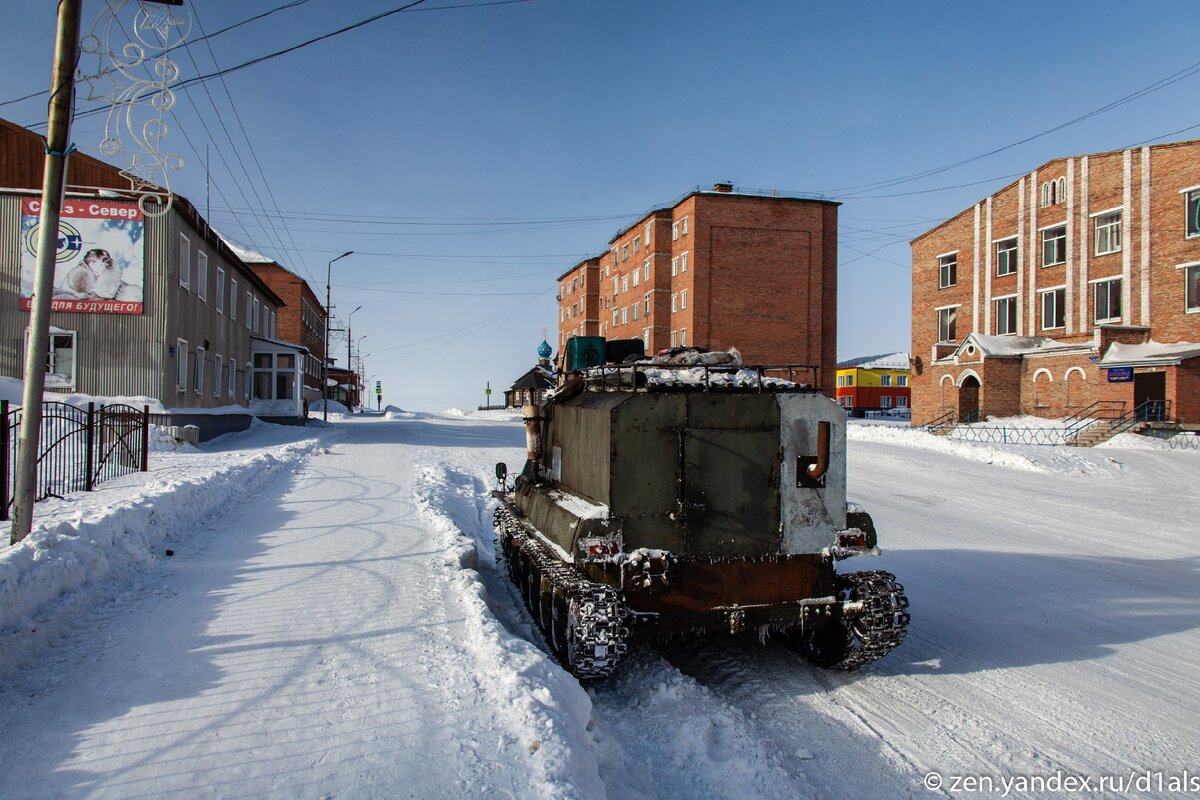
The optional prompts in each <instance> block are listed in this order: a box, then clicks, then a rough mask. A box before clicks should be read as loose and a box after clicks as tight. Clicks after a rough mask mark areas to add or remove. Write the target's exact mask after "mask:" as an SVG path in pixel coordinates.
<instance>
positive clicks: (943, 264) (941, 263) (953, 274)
mask: <svg viewBox="0 0 1200 800" xmlns="http://www.w3.org/2000/svg"><path fill="white" fill-rule="evenodd" d="M956 283H958V253H947V254H946V255H944V256H938V288H939V289H946V288H948V287H950V286H954V285H955V284H956Z"/></svg>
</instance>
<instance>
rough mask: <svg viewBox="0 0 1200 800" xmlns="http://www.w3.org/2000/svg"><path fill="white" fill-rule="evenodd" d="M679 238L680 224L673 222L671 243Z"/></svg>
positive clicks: (672, 344) (673, 344)
mask: <svg viewBox="0 0 1200 800" xmlns="http://www.w3.org/2000/svg"><path fill="white" fill-rule="evenodd" d="M678 238H679V223H678V222H672V223H671V241H675V240H676V239H678ZM671 346H672V347H674V346H675V343H674V342H672V343H671Z"/></svg>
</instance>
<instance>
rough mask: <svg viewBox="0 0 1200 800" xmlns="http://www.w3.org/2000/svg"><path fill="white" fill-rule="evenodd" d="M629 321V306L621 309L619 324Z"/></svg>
mask: <svg viewBox="0 0 1200 800" xmlns="http://www.w3.org/2000/svg"><path fill="white" fill-rule="evenodd" d="M628 322H629V306H626V307H625V308H622V309H621V324H622V325H625V324H627V323H628Z"/></svg>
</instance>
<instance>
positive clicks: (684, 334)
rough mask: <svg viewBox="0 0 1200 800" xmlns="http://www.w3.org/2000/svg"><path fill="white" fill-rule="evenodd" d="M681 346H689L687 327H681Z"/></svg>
mask: <svg viewBox="0 0 1200 800" xmlns="http://www.w3.org/2000/svg"><path fill="white" fill-rule="evenodd" d="M684 219H687V217H684ZM679 346H680V347H687V346H688V345H687V328H680V329H679Z"/></svg>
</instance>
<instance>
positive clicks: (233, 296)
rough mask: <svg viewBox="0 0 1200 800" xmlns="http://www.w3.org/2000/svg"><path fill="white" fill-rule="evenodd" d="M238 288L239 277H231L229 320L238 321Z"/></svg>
mask: <svg viewBox="0 0 1200 800" xmlns="http://www.w3.org/2000/svg"><path fill="white" fill-rule="evenodd" d="M237 304H238V288H237V278H235V277H233V276H232V275H231V276H230V277H229V321H230V322H237Z"/></svg>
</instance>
